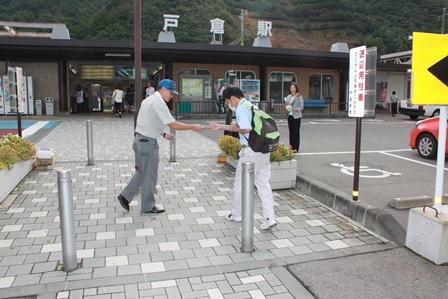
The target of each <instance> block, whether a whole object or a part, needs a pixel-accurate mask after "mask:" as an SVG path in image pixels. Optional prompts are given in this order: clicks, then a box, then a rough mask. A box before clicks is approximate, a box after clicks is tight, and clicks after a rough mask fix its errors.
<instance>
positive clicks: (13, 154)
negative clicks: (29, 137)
mask: <svg viewBox="0 0 448 299" xmlns="http://www.w3.org/2000/svg"><path fill="white" fill-rule="evenodd" d="M35 154H36V148H35V147H34V144H33V143H32V142H29V141H26V140H24V139H22V138H21V137H19V136H15V135H12V134H8V135H6V136H3V138H2V139H1V140H0V170H2V169H4V168H8V169H11V168H12V167H13V165H14V164H15V163H17V162H20V161H27V160H30V159H32V158H33V157H34V155H35Z"/></svg>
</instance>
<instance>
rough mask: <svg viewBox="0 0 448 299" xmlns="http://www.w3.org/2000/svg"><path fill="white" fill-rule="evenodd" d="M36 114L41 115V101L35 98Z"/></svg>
mask: <svg viewBox="0 0 448 299" xmlns="http://www.w3.org/2000/svg"><path fill="white" fill-rule="evenodd" d="M36 115H42V101H41V100H36Z"/></svg>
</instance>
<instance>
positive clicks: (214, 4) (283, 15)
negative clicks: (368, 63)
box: [0, 0, 446, 54]
mask: <svg viewBox="0 0 448 299" xmlns="http://www.w3.org/2000/svg"><path fill="white" fill-rule="evenodd" d="M141 2H142V7H141V15H142V39H143V41H157V39H158V35H159V32H160V31H161V30H162V28H163V25H164V19H163V14H178V15H180V18H179V27H178V28H174V29H173V31H174V32H175V36H176V40H177V42H179V43H202V44H208V43H210V41H211V36H212V34H211V33H210V20H211V19H214V18H220V19H222V20H224V21H225V28H224V29H225V34H224V37H223V41H224V43H229V42H231V41H233V40H235V39H236V38H238V37H239V36H240V23H239V19H238V16H239V14H240V12H241V9H247V10H249V14H250V16H251V17H253V18H256V19H260V20H271V21H272V22H273V27H274V28H291V29H296V30H299V31H300V30H301V31H303V32H312V31H322V30H326V31H331V30H335V31H337V32H335V34H334V35H335V36H340V37H341V42H343V41H344V40H343V38H342V37H344V36H356V37H357V45H361V44H365V45H367V46H368V47H371V46H377V47H378V49H379V54H385V53H393V52H399V51H405V50H410V49H411V46H412V43H411V41H409V40H408V39H407V37H408V36H409V35H412V32H414V31H421V32H432V33H439V32H440V29H441V20H438V16H440V15H441V14H442V8H443V7H444V6H446V0H425V1H409V0H376V1H359V0H338V1H335V0H215V1H208V0H192V1H186V0H170V1H169V2H167V1H166V0H151V1H150V0H142V1H141ZM0 19H1V20H12V21H23V22H59V23H65V24H66V25H67V27H68V29H69V32H70V36H71V38H74V39H98V40H133V36H134V1H133V0H14V1H11V0H0ZM246 27H247V26H246ZM344 32H345V33H344ZM254 38H255V36H254V34H253V32H250V33H248V32H246V34H245V44H246V45H248V46H250V45H251V44H252V42H251V41H252V40H253V39H254Z"/></svg>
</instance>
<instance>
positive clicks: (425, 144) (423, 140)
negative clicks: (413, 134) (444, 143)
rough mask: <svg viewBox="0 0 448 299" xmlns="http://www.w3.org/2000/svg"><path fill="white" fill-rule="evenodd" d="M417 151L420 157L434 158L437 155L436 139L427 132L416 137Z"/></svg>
mask: <svg viewBox="0 0 448 299" xmlns="http://www.w3.org/2000/svg"><path fill="white" fill-rule="evenodd" d="M417 151H418V154H419V155H420V157H422V158H426V159H434V158H435V157H436V155H437V140H436V139H435V138H434V136H432V135H431V134H429V133H424V134H422V135H420V136H419V137H418V140H417Z"/></svg>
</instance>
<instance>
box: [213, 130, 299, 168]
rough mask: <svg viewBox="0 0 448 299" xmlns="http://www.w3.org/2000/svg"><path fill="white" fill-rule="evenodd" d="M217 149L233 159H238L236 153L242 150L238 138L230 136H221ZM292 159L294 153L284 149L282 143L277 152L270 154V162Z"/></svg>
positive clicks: (286, 148)
mask: <svg viewBox="0 0 448 299" xmlns="http://www.w3.org/2000/svg"><path fill="white" fill-rule="evenodd" d="M218 147H219V149H220V150H222V151H224V152H225V153H226V154H227V155H228V156H231V157H232V158H234V159H239V156H238V153H239V152H240V150H241V149H242V148H243V147H242V146H241V144H240V141H239V140H238V138H235V137H233V136H230V135H221V136H219V140H218ZM293 158H294V152H293V151H292V150H291V149H289V148H288V147H286V146H285V145H284V144H283V143H279V144H278V146H277V150H275V151H273V152H271V153H270V161H271V162H281V161H288V160H292V159H293Z"/></svg>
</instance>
